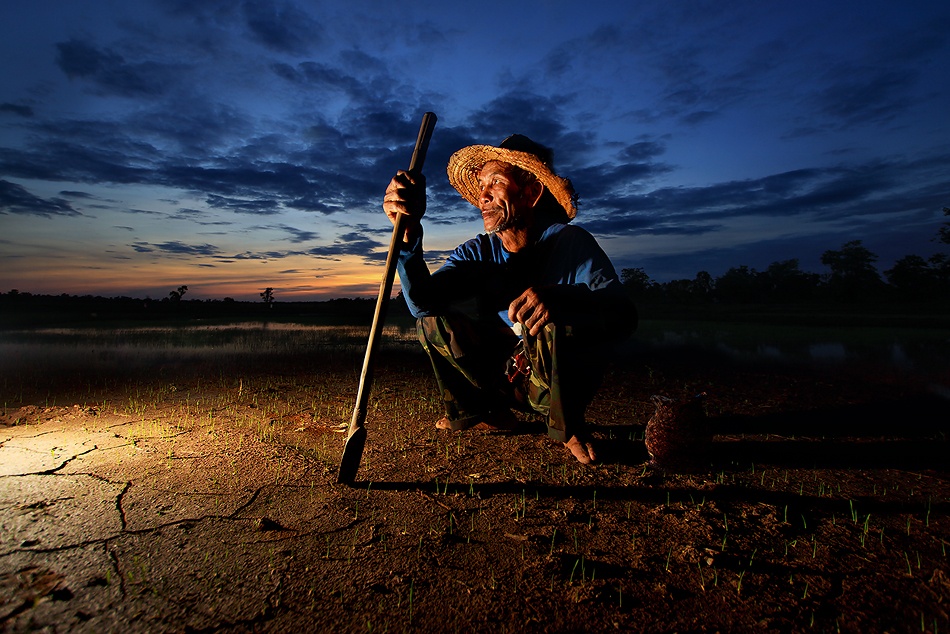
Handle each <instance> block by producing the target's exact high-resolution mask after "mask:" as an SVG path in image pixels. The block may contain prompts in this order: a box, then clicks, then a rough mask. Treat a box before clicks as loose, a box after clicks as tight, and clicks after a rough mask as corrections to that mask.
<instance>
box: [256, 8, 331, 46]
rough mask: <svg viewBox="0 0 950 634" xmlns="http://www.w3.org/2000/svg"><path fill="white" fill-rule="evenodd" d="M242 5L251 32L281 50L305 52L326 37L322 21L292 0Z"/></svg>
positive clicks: (258, 38)
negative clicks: (314, 17)
mask: <svg viewBox="0 0 950 634" xmlns="http://www.w3.org/2000/svg"><path fill="white" fill-rule="evenodd" d="M241 8H242V10H243V11H244V19H245V22H246V25H247V28H248V30H249V31H250V33H251V36H252V37H253V38H254V39H255V40H256V41H257V42H258V43H260V44H263V45H264V46H266V47H267V48H269V49H271V50H273V51H276V52H278V53H294V54H303V53H306V52H308V51H309V50H310V49H311V48H312V47H313V46H314V45H315V44H317V43H319V42H320V41H321V39H322V37H323V35H322V34H323V27H322V25H320V24H319V23H317V22H316V21H315V20H314V19H313V18H311V17H310V15H309V14H308V13H306V12H305V11H303V10H302V9H301V8H300V7H298V6H296V5H295V4H293V3H291V2H274V1H273V0H253V1H248V2H244V3H243V4H242V5H241Z"/></svg>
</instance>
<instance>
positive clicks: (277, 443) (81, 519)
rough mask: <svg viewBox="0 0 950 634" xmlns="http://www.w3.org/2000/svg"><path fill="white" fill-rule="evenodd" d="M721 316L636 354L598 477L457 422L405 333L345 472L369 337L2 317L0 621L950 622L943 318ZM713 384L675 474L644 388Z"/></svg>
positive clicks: (383, 363) (660, 338) (592, 625)
mask: <svg viewBox="0 0 950 634" xmlns="http://www.w3.org/2000/svg"><path fill="white" fill-rule="evenodd" d="M701 330H702V328H699V327H695V326H691V327H688V328H684V327H677V328H676V329H675V334H673V331H672V330H670V329H669V325H668V324H667V325H658V324H645V328H644V329H642V331H641V334H640V335H639V336H638V338H637V339H635V341H634V342H633V343H632V344H631V345H630V346H629V347H628V348H625V349H623V350H620V351H618V354H617V356H616V358H615V359H614V360H613V361H612V362H611V364H610V365H609V366H608V367H607V372H606V379H605V383H604V385H603V388H602V389H601V391H600V394H599V396H598V398H597V400H596V401H595V403H594V405H593V406H592V407H591V409H590V410H589V412H588V420H589V421H590V423H591V425H592V427H593V429H594V430H595V436H596V438H597V439H598V447H599V449H600V455H601V458H602V460H601V462H600V464H598V465H596V466H593V467H583V466H581V465H579V464H577V463H576V462H575V461H573V459H570V458H569V456H568V455H567V454H566V452H565V451H564V449H563V448H562V447H561V446H559V445H558V444H555V443H552V442H551V441H549V440H548V439H547V438H546V437H545V436H544V434H543V425H541V424H540V422H539V421H538V420H536V419H533V418H531V417H529V416H527V415H524V416H522V419H523V420H522V428H521V429H520V430H519V431H518V432H517V433H512V434H490V433H479V432H465V433H451V432H440V431H437V430H436V429H435V428H434V425H433V423H434V422H435V420H436V419H437V418H438V417H439V416H440V415H441V407H440V404H439V402H438V394H437V391H436V389H435V385H434V381H433V380H432V378H431V376H430V371H429V368H428V362H427V360H426V359H425V358H424V356H422V354H421V353H420V351H419V350H418V349H417V346H416V344H415V343H414V339H413V335H412V333H411V331H409V330H407V329H402V328H396V327H391V328H389V330H388V331H387V333H386V337H387V338H386V344H385V346H384V349H383V351H382V355H381V359H380V361H379V365H378V366H377V370H376V386H375V389H374V391H373V396H372V399H371V410H370V413H369V416H368V418H367V427H368V430H369V438H368V441H367V445H366V451H365V453H364V456H363V462H362V465H361V469H360V471H359V475H358V479H357V482H356V484H355V486H353V487H348V486H343V485H338V484H335V480H336V469H337V465H338V464H339V458H340V455H341V453H342V447H343V441H344V434H343V433H341V431H342V429H343V428H344V427H345V425H346V424H347V422H348V420H349V417H350V414H351V410H352V407H353V402H354V399H355V392H356V385H357V379H358V375H359V368H360V364H361V362H362V354H363V346H364V345H365V338H366V329H365V328H339V327H336V328H329V327H326V328H321V327H316V326H310V327H300V326H294V325H289V324H283V325H282V324H273V323H271V324H262V323H257V324H235V325H232V326H216V327H196V326H180V327H177V328H173V329H168V328H160V327H155V328H144V327H141V326H140V327H136V328H130V329H117V328H101V327H99V328H88V329H82V328H73V329H65V330H52V329H48V330H42V331H16V332H13V331H8V332H5V333H3V336H2V338H0V354H2V372H3V374H2V377H0V405H2V417H0V524H2V529H3V530H2V532H0V629H2V631H9V632H25V631H36V630H42V631H50V632H56V631H88V632H106V631H116V632H182V631H218V630H229V631H237V632H241V631H247V632H251V631H254V632H258V631H273V632H278V631H281V632H282V631H301V632H303V631H334V632H386V631H389V632H403V631H462V632H472V631H492V632H573V631H631V632H704V631H709V632H716V631H720V632H809V631H815V632H837V631H841V632H934V633H936V632H940V631H943V632H947V631H950V619H948V611H950V562H948V558H947V546H948V542H950V517H948V515H950V481H948V478H950V469H948V467H950V462H948V460H947V455H948V451H947V449H948V447H947V438H946V434H947V431H948V427H950V399H948V398H947V392H948V389H950V363H948V362H947V354H946V353H947V348H948V345H950V340H948V338H947V333H946V332H945V331H932V332H921V331H919V330H917V331H913V332H911V331H908V332H907V333H904V335H905V338H906V340H905V341H903V342H902V345H901V346H899V347H898V348H899V351H900V354H897V353H895V350H896V349H895V348H893V347H891V348H887V347H886V346H885V348H886V350H887V352H885V353H883V354H879V353H874V354H872V353H867V354H862V353H857V354H852V353H851V352H850V351H851V350H852V348H851V347H850V346H848V347H847V350H848V351H849V352H848V353H847V354H843V355H842V354H839V353H840V350H839V346H838V344H837V343H828V342H829V341H830V340H827V339H816V338H815V337H814V331H809V330H808V329H807V328H806V329H797V330H795V331H794V332H792V333H790V334H789V333H786V334H787V335H788V336H787V337H786V339H785V340H788V341H792V342H793V343H791V344H789V345H788V346H779V347H776V346H773V345H772V344H770V343H767V339H768V338H767V336H766V335H765V334H764V333H760V332H759V331H757V330H756V329H751V328H746V327H742V328H736V329H734V330H733V331H730V333H731V334H727V335H721V336H720V338H719V340H718V341H715V342H714V343H713V344H712V345H698V344H697V343H696V339H698V338H702V339H704V340H709V338H710V336H709V335H708V333H703V332H700V331H701ZM889 332H890V333H891V334H890V335H886V334H882V333H881V332H877V331H874V332H871V331H866V332H863V333H861V334H860V336H859V338H860V339H862V340H866V339H872V340H875V341H872V343H875V344H876V343H879V342H878V341H877V340H876V339H877V338H879V337H880V338H884V339H886V337H887V336H893V331H889ZM736 333H744V337H738V335H736ZM816 341H817V343H816ZM841 349H844V348H841ZM874 349H875V350H879V349H880V346H877V347H875V348H874ZM750 351H751V352H750ZM756 351H757V352H756ZM908 351H913V352H914V354H913V355H912V356H913V359H912V361H911V360H908V358H907V357H906V353H907V352H908ZM752 352H756V353H755V354H753V353H752ZM699 392H705V393H706V394H707V398H706V411H707V414H708V416H709V417H710V420H711V423H712V425H713V428H714V431H715V436H714V441H713V446H712V459H711V461H710V462H709V464H708V465H706V466H705V467H704V468H702V469H701V470H700V471H698V472H694V473H669V472H664V471H662V470H660V469H658V468H656V467H655V466H653V465H652V464H651V463H650V462H649V460H648V458H649V457H648V455H647V453H646V451H645V449H644V444H643V434H644V429H645V425H646V423H647V421H648V419H649V418H650V415H651V414H652V412H653V405H652V403H651V400H650V397H651V396H652V395H654V394H664V395H668V396H671V397H682V396H687V395H691V394H696V393H699Z"/></svg>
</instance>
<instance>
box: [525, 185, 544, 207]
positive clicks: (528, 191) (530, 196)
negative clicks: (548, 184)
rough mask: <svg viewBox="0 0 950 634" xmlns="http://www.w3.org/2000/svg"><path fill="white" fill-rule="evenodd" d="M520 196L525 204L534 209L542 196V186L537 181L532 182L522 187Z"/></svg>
mask: <svg viewBox="0 0 950 634" xmlns="http://www.w3.org/2000/svg"><path fill="white" fill-rule="evenodd" d="M521 195H522V196H523V197H524V201H525V202H526V203H528V204H529V205H531V206H532V207H535V206H537V204H538V202H540V200H541V196H543V195H544V185H543V184H542V183H541V181H539V180H533V181H531V182H530V183H528V184H527V185H526V186H525V187H524V189H523V190H522V191H521Z"/></svg>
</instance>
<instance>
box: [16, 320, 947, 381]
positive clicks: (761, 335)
mask: <svg viewBox="0 0 950 634" xmlns="http://www.w3.org/2000/svg"><path fill="white" fill-rule="evenodd" d="M368 334H369V326H368V325H367V326H326V325H319V326H318V325H307V324H295V323H263V322H240V323H233V324H227V325H203V324H195V325H184V326H176V327H165V326H142V327H128V328H46V329H30V330H16V331H2V332H0V369H11V368H14V367H17V368H21V369H22V368H23V367H24V366H25V365H33V366H35V365H47V364H63V363H67V364H68V363H70V361H74V362H76V363H81V362H84V363H90V362H98V364H100V365H101V364H108V363H132V364H136V365H144V364H146V363H149V362H152V361H155V360H159V361H161V360H163V359H165V358H175V359H179V360H180V359H182V358H189V359H209V360H214V359H222V360H224V359H226V358H237V357H240V358H246V357H248V356H254V355H270V356H281V355H300V354H311V353H320V352H327V353H347V354H348V353H359V352H361V351H362V350H364V349H365V346H366V342H367V337H368ZM382 345H383V346H384V347H385V348H390V349H392V348H397V349H406V350H417V349H419V346H418V343H417V341H416V334H415V328H414V327H405V326H393V325H389V326H386V328H385V329H384V331H383V339H382ZM620 352H621V354H624V355H626V354H631V355H636V354H643V353H644V352H647V353H649V354H666V353H672V352H676V353H677V354H690V353H702V354H707V355H708V354H713V355H717V356H719V357H723V358H726V359H728V360H732V361H736V362H742V363H766V364H779V365H783V364H793V365H803V364H804V365H819V366H834V365H853V364H872V365H874V366H875V367H887V368H890V369H893V370H896V371H899V372H902V371H908V372H915V373H921V372H936V373H943V372H946V371H947V370H948V368H950V330H944V329H927V328H872V327H861V328H858V327H855V328H825V327H813V326H779V325H760V324H741V323H725V322H695V321H671V320H664V321H648V320H647V321H643V322H641V324H640V327H639V329H638V330H637V332H636V333H635V334H634V336H633V337H632V339H631V340H630V342H629V344H628V345H627V346H624V347H623V348H622V349H621V351H620Z"/></svg>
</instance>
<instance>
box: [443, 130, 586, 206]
mask: <svg viewBox="0 0 950 634" xmlns="http://www.w3.org/2000/svg"><path fill="white" fill-rule="evenodd" d="M489 161H501V162H503V163H508V164H510V165H515V166H517V167H520V168H521V169H523V170H527V171H528V172H531V173H532V174H534V175H535V176H537V177H538V180H539V181H541V184H543V185H544V186H545V187H547V189H548V191H549V192H551V194H552V195H553V196H554V198H555V200H557V201H558V203H560V205H561V207H563V208H564V211H566V212H567V217H568V218H571V219H573V218H574V217H575V216H576V215H577V194H576V193H574V186H573V185H572V184H571V181H570V180H569V179H567V178H561V177H560V176H558V175H557V174H555V173H554V172H552V171H551V169H550V168H549V167H548V166H547V165H545V164H544V163H542V162H541V159H539V158H538V157H537V156H535V155H534V154H531V153H529V152H519V151H517V150H508V149H505V148H499V147H494V146H492V145H470V146H468V147H464V148H462V149H461V150H459V151H458V152H456V153H455V154H453V155H452V157H451V158H450V159H449V165H448V167H447V168H446V172H447V173H448V175H449V182H450V183H452V187H454V188H455V189H457V190H458V192H459V193H460V194H462V197H463V198H464V199H465V200H467V201H468V202H470V203H472V204H473V205H475V206H476V207H478V198H479V196H480V195H481V188H480V187H479V186H478V173H479V172H480V171H481V170H482V167H484V166H485V163H488V162H489Z"/></svg>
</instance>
